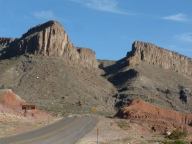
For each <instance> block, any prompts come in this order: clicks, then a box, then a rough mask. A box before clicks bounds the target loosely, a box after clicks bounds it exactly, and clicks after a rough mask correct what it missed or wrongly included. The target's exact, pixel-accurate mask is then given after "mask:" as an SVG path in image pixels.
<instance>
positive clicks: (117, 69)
mask: <svg viewBox="0 0 192 144" xmlns="http://www.w3.org/2000/svg"><path fill="white" fill-rule="evenodd" d="M191 64H192V60H191V59H190V58H187V57H185V56H182V55H180V54H177V53H175V52H171V51H168V50H166V49H163V48H160V47H158V46H156V45H154V44H151V43H146V42H139V41H137V42H134V43H133V46H132V51H131V52H128V54H127V56H126V57H125V58H123V59H121V60H119V61H116V62H113V61H111V62H110V61H100V67H101V68H102V69H103V70H104V71H105V74H104V76H105V77H106V78H107V79H108V80H109V81H110V82H112V83H113V84H114V85H115V86H116V87H117V89H118V94H117V95H116V98H117V99H116V107H117V108H120V107H123V106H124V105H126V103H127V101H129V100H131V99H135V98H141V99H143V100H145V101H147V102H150V103H153V104H155V105H158V106H160V107H167V108H171V109H174V110H177V111H188V112H190V111H191V110H192V105H191V102H192V99H191V97H192V92H191V90H192V77H191V68H192V66H191Z"/></svg>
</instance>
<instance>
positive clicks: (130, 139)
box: [76, 117, 164, 144]
mask: <svg viewBox="0 0 192 144" xmlns="http://www.w3.org/2000/svg"><path fill="white" fill-rule="evenodd" d="M97 129H98V132H99V135H98V142H99V144H157V143H158V142H159V141H162V140H163V139H164V138H163V136H161V135H158V134H155V133H151V131H150V130H149V129H146V128H144V127H142V126H140V125H138V124H136V123H132V122H130V121H128V120H122V119H114V118H105V117H99V122H98V124H97V125H96V127H95V128H94V129H93V130H92V131H91V132H90V133H88V134H87V135H86V136H85V137H84V138H82V139H81V140H79V141H78V142H77V143H76V144H96V143H97Z"/></svg>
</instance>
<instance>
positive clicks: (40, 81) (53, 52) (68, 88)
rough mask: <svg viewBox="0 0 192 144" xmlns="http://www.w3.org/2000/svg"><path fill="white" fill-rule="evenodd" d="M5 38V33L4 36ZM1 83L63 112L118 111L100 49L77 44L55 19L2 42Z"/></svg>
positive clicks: (29, 99)
mask: <svg viewBox="0 0 192 144" xmlns="http://www.w3.org/2000/svg"><path fill="white" fill-rule="evenodd" d="M2 39H3V38H2ZM5 43H6V47H5V48H3V49H2V50H1V51H0V55H1V56H0V59H1V60H0V87H1V88H3V89H4V88H9V89H12V90H13V91H14V92H15V93H16V94H18V95H19V96H21V97H22V98H23V99H25V100H26V101H27V102H30V103H33V104H35V105H37V106H38V107H40V108H42V109H44V110H48V111H51V112H54V113H57V114H62V115H65V114H69V113H90V112H92V111H94V112H98V113H111V112H114V108H113V103H114V102H113V101H114V98H113V97H112V96H113V95H114V93H115V91H116V89H115V88H114V86H113V85H112V84H111V83H109V82H108V81H107V80H106V79H105V78H103V77H101V76H100V73H101V71H100V70H99V69H98V68H97V67H98V64H97V60H96V58H95V53H94V52H93V51H92V50H91V49H87V48H86V49H84V48H76V47H75V46H73V44H72V43H71V42H70V40H69V38H68V35H67V33H66V32H65V31H64V29H63V27H62V26H61V24H59V23H58V22H55V21H49V22H46V23H44V24H41V25H38V26H35V27H33V28H31V29H30V30H28V32H26V33H25V34H23V35H22V36H21V38H17V39H14V41H9V40H7V41H2V43H1V45H5Z"/></svg>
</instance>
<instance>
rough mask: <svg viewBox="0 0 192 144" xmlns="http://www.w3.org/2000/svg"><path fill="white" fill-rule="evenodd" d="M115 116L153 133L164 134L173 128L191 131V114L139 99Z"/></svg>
mask: <svg viewBox="0 0 192 144" xmlns="http://www.w3.org/2000/svg"><path fill="white" fill-rule="evenodd" d="M117 116H118V117H121V118H125V119H129V120H133V121H137V122H139V123H141V124H144V125H147V126H148V127H149V128H151V129H153V130H154V131H160V132H165V131H166V130H173V129H175V128H185V129H187V130H188V131H192V127H191V126H190V124H191V122H192V114H187V113H180V112H177V111H173V110H168V109H165V108H160V107H157V106H155V105H152V104H150V103H147V102H144V101H142V100H139V99H137V100H133V101H131V102H130V103H129V104H128V106H127V107H124V108H123V109H121V110H120V111H119V112H118V113H117Z"/></svg>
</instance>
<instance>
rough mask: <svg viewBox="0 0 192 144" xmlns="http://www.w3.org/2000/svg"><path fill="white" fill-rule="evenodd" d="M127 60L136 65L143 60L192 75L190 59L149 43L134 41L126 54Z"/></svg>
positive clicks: (191, 61) (191, 60)
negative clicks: (130, 49)
mask: <svg viewBox="0 0 192 144" xmlns="http://www.w3.org/2000/svg"><path fill="white" fill-rule="evenodd" d="M127 61H128V63H129V65H136V64H139V63H140V62H142V61H144V62H147V63H149V64H153V65H159V66H160V67H162V68H164V69H171V70H173V71H175V72H178V73H181V74H184V75H187V76H190V77H191V76H192V59H190V58H188V57H185V56H183V55H180V54H177V53H175V52H171V51H169V50H166V49H163V48H160V47H158V46H156V45H153V44H151V43H146V42H140V41H136V42H134V43H133V45H132V51H131V52H128V54H127Z"/></svg>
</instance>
